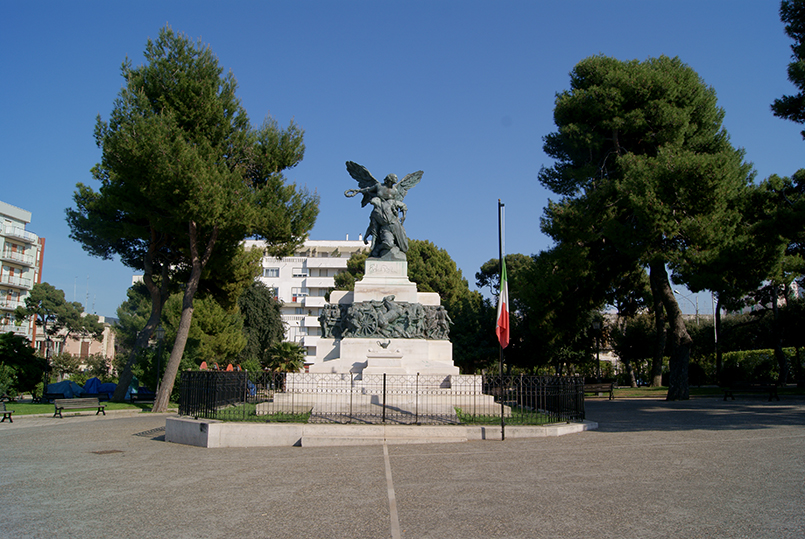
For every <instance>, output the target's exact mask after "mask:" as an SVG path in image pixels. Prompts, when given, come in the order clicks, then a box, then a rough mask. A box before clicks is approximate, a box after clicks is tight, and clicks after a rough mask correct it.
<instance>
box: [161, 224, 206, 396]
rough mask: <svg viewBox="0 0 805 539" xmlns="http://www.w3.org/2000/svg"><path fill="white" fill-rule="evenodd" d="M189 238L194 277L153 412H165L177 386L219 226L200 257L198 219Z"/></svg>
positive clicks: (185, 297)
mask: <svg viewBox="0 0 805 539" xmlns="http://www.w3.org/2000/svg"><path fill="white" fill-rule="evenodd" d="M188 228H189V239H190V260H191V262H192V266H191V270H190V278H189V279H188V281H187V283H186V286H185V291H184V296H183V297H182V315H181V317H180V318H179V328H178V330H177V332H176V340H175V341H174V343H173V349H172V350H171V355H170V358H169V359H168V364H167V365H166V366H165V373H164V374H163V375H162V382H161V383H160V386H159V393H157V396H156V398H155V399H154V407H153V408H152V412H164V411H166V410H167V409H168V404H169V403H170V396H171V393H172V392H173V385H174V384H175V383H176V375H177V374H178V373H179V365H180V364H181V362H182V356H183V355H184V348H185V345H186V344H187V337H188V335H189V334H190V324H191V323H192V321H193V297H194V296H195V295H196V291H197V290H198V285H199V282H200V281H201V272H202V271H203V270H204V266H206V265H207V262H208V261H209V259H210V256H211V255H212V249H213V247H214V246H215V240H216V239H217V237H218V229H217V228H214V229H213V232H212V234H211V235H210V239H209V241H208V242H207V247H206V249H205V251H204V256H202V257H199V254H198V228H197V226H196V223H195V222H194V221H190V223H189V224H188Z"/></svg>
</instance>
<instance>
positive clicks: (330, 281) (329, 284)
mask: <svg viewBox="0 0 805 539" xmlns="http://www.w3.org/2000/svg"><path fill="white" fill-rule="evenodd" d="M304 286H305V287H307V288H308V289H311V288H328V289H329V288H333V287H334V286H335V279H334V278H333V277H308V278H307V279H305V282H304Z"/></svg>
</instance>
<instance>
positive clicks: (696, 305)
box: [674, 289, 699, 326]
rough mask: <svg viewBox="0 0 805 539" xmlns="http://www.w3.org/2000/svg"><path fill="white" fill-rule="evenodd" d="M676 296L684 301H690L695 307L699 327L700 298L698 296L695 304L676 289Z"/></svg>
mask: <svg viewBox="0 0 805 539" xmlns="http://www.w3.org/2000/svg"><path fill="white" fill-rule="evenodd" d="M674 294H676V295H677V296H679V297H681V298H683V299H686V300H688V301H689V302H690V304H691V305H693V306H694V307H695V308H696V325H697V326H698V325H699V296H696V303H693V300H691V299H690V298H689V297H688V296H686V295H685V294H683V293H681V292H680V291H679V290H676V289H674Z"/></svg>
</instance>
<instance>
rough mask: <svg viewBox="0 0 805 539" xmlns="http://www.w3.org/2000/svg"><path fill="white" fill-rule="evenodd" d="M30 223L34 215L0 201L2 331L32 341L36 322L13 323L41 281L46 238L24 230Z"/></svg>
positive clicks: (0, 325)
mask: <svg viewBox="0 0 805 539" xmlns="http://www.w3.org/2000/svg"><path fill="white" fill-rule="evenodd" d="M30 222H31V212H29V211H26V210H23V209H21V208H18V207H16V206H12V205H11V204H7V203H5V202H2V201H0V332H2V333H7V332H13V333H15V334H17V335H20V336H22V337H26V338H27V339H29V340H30V341H31V342H33V341H34V338H35V335H36V326H35V325H34V323H33V321H29V322H23V323H22V324H21V325H17V324H16V322H15V321H14V309H16V308H17V307H20V306H23V305H24V302H25V298H26V297H27V296H28V294H30V292H31V288H33V286H34V284H36V283H39V282H41V280H42V261H43V259H44V251H45V238H40V237H39V236H37V235H36V234H34V233H32V232H29V231H28V230H26V229H25V227H26V226H27V225H28V224H29V223H30Z"/></svg>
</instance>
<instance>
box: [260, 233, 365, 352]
mask: <svg viewBox="0 0 805 539" xmlns="http://www.w3.org/2000/svg"><path fill="white" fill-rule="evenodd" d="M245 244H246V249H262V248H264V245H265V244H264V243H263V242H261V241H255V240H247V241H246V242H245ZM361 251H368V246H367V245H366V244H364V243H363V239H362V238H361V236H358V240H357V241H356V240H350V239H349V236H347V238H346V239H345V240H308V241H306V242H305V243H304V245H303V246H302V247H300V248H299V249H297V250H296V252H295V253H294V255H293V256H291V257H286V258H274V257H272V256H264V257H263V273H262V275H261V276H260V277H259V279H260V281H262V282H263V284H265V285H266V286H267V287H269V288H271V289H273V290H274V297H275V298H277V299H278V300H279V301H281V302H282V320H283V321H284V322H285V339H286V340H288V341H292V342H296V343H299V344H300V345H302V346H304V347H305V349H306V350H307V355H308V357H310V358H311V361H312V359H313V358H315V357H316V346H317V344H318V340H319V338H320V336H321V328H320V325H319V314H321V309H322V307H324V305H325V303H326V300H325V296H326V295H327V292H328V291H329V290H331V289H332V288H333V287H334V286H335V279H334V278H335V276H336V275H337V274H338V273H341V272H342V271H346V269H347V260H348V259H349V257H350V256H352V254H353V253H356V252H361Z"/></svg>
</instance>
